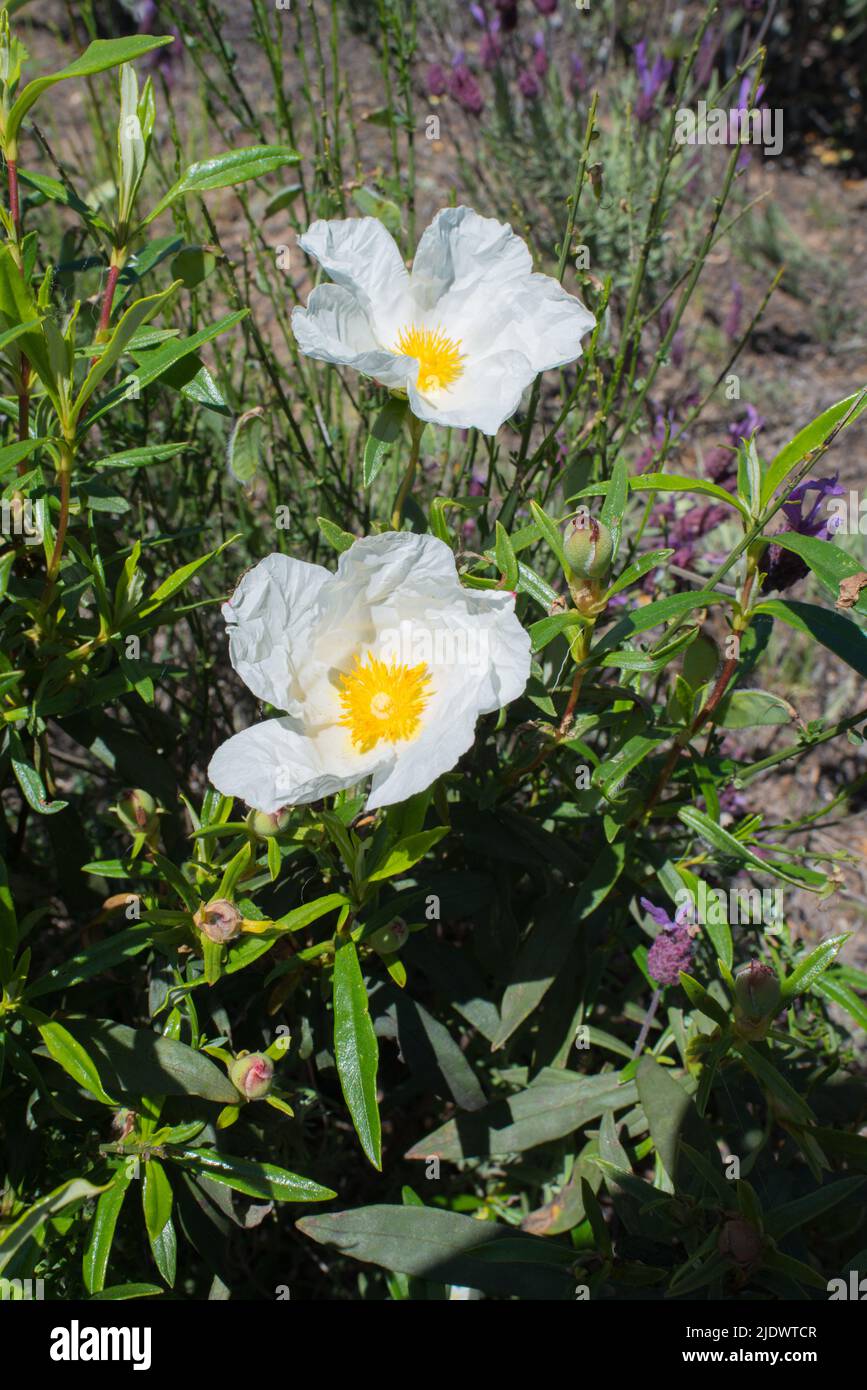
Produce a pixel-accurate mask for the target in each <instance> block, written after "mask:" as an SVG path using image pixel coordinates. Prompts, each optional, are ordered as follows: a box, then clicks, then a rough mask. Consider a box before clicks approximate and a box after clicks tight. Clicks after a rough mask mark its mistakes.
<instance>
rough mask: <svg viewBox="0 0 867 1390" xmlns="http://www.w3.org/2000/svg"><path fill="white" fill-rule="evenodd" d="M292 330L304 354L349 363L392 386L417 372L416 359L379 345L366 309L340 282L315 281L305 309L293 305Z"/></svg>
mask: <svg viewBox="0 0 867 1390" xmlns="http://www.w3.org/2000/svg"><path fill="white" fill-rule="evenodd" d="M292 331H293V333H294V334H295V339H296V341H297V343H298V346H299V348H300V349H301V351H302V352H303V353H305V354H306V356H307V357H315V358H316V360H317V361H319V362H335V363H337V364H338V365H340V366H346V367H352V368H353V369H354V370H355V371H357V372H361V374H362V375H363V376H370V377H374V378H375V379H376V380H377V381H381V382H382V384H383V386H388V387H389V388H390V389H392V390H393V389H395V388H397V389H400V390H405V389H406V383H407V381H408V380H410V379H411V378H414V377H415V376H417V375H418V364H417V363H414V362H413V361H412V360H411V359H409V358H407V357H403V356H401V355H400V354H398V353H393V352H388V351H386V349H384V348H383V347H381V346H380V344H379V341H378V339H377V337H376V335H375V333H374V330H373V327H372V325H371V322H370V318H369V315H368V312H367V310H366V309H365V308H364V307H363V306H362V304H361V303H360V302H359V300H358V299H356V298H355V296H354V295H353V293H352V292H351V291H350V290H347V289H344V288H343V287H342V286H341V285H319V286H318V287H317V288H316V289H315V290H313V291H312V293H311V295H310V298H309V299H308V301H307V308H306V309H302V308H300V306H297V305H296V307H295V308H294V309H293V310H292Z"/></svg>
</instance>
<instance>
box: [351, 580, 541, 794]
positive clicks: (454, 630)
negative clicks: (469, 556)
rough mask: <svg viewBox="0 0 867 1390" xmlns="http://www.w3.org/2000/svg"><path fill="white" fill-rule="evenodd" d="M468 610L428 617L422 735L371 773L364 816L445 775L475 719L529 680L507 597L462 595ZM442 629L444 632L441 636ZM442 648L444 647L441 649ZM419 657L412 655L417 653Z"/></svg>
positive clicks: (526, 641) (522, 636) (523, 642)
mask: <svg viewBox="0 0 867 1390" xmlns="http://www.w3.org/2000/svg"><path fill="white" fill-rule="evenodd" d="M463 593H464V595H465V597H466V599H467V600H468V602H467V605H466V609H465V611H461V610H460V609H458V608H448V609H446V610H445V611H444V612H443V613H440V614H435V613H431V615H430V622H431V627H432V629H437V628H438V629H439V632H438V633H437V631H436V630H433V631H431V634H430V641H431V648H432V652H433V654H434V657H435V658H438V657H440V656H442V655H443V654H445V656H446V659H445V660H438V659H434V660H433V661H431V662H430V669H431V673H432V683H433V687H434V691H435V694H434V696H433V698H432V699H431V701H430V704H429V705H428V707H427V709H426V710H425V713H424V716H423V720H422V727H421V731H420V733H419V734H418V736H417V737H416V738H414V739H411V740H409V741H408V742H407V743H405V744H402V745H399V746H397V747H396V749H395V758H394V762H393V764H392V765H391V766H384V767H382V768H380V769H378V770H377V771H376V773H375V774H374V779H373V786H372V789H371V794H370V797H369V799H368V802H367V809H368V810H375V809H376V807H377V806H390V805H392V804H393V803H394V802H398V801H404V800H405V799H406V798H407V797H409V796H414V795H415V793H416V792H420V791H424V789H425V788H426V787H429V786H430V785H431V783H432V782H434V781H435V780H436V779H437V777H439V776H441V774H442V773H444V772H449V771H450V770H451V769H452V768H453V767H454V766H455V764H456V763H457V762H458V760H459V759H460V758H461V757H462V755H463V754H464V753H466V752H467V750H468V749H469V748H471V747H472V745H473V742H474V740H475V736H476V723H477V721H478V718H479V715H481V714H488V713H490V712H491V711H493V710H495V709H499V708H500V707H501V706H503V705H506V704H508V703H509V702H510V701H511V700H514V699H517V697H518V696H519V695H521V694H522V693H523V690H524V688H525V686H526V684H527V680H528V679H529V675H530V638H529V635H528V633H527V632H526V631H525V630H524V628H523V627H522V626H521V624H520V622H519V621H518V619H517V617H516V616H515V600H514V597H513V596H512V595H511V594H502V593H491V592H484V591H466V590H464V591H463ZM444 630H445V631H444ZM441 644H442V645H441ZM416 654H417V653H416Z"/></svg>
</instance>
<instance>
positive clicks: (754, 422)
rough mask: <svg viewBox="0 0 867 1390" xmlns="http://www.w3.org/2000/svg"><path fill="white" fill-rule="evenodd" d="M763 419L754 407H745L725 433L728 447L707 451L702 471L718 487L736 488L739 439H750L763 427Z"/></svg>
mask: <svg viewBox="0 0 867 1390" xmlns="http://www.w3.org/2000/svg"><path fill="white" fill-rule="evenodd" d="M764 423H765V421H764V417H763V416H761V415H760V414H759V412H758V411H757V410H756V408H755V406H754V405H747V406H746V412H745V414H744V415H743V416H742V418H741V419H740V420H735V421H734V422H733V423H732V424H730V425H729V427H728V430H727V433H728V437H729V443H728V446H726V445H724V444H718V445H716V446H715V448H713V449H710V450H708V452H707V454H706V455H705V458H704V470H705V472H706V473H707V475H708V477H709V478H711V479H712V480H713V482H715V483H717V484H718V485H719V486H720V487H724V488H728V490H729V491H730V492H734V490H735V488H736V487H737V474H738V469H737V446H738V441H739V440H741V439H752V437H753V435H754V434H758V432H759V430H760V429H762V427H763V426H764Z"/></svg>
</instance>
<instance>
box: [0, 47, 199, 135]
mask: <svg viewBox="0 0 867 1390" xmlns="http://www.w3.org/2000/svg"><path fill="white" fill-rule="evenodd" d="M174 42H175V39H174V37H173V35H171V34H165V35H162V36H160V37H156V38H154V37H151V35H150V34H134V35H132V36H131V37H129V38H123V39H94V41H93V43H91V44H88V46H87V48H86V49H85V50H84V52H83V53H82V54H81V57H80V58H76V59H75V62H73V63H70V64H69V65H68V67H65V68H61V69H60V71H59V72H54V73H51V74H50V75H49V76H47V77H37V78H35V79H34V81H33V82H28V83H27V86H26V87H24V88H23V89H22V91H21V92H20V93H19V95H18V98H17V99H16V101H15V104H14V105H13V107H12V110H11V111H10V112H9V115H8V117H7V121H6V138H7V140H11V139H14V137H15V136H17V134H18V130H19V128H20V125H21V122H22V121H23V119H24V117H25V116H26V115H27V112H28V111H29V110H30V108H31V106H32V105H33V103H34V102H35V101H36V100H37V99H38V98H39V97H40V96H41V95H42V93H43V92H44V91H47V89H48V88H49V87H53V86H54V85H55V83H57V82H68V81H69V79H70V78H71V77H90V76H92V74H93V73H96V72H104V71H105V70H106V68H115V67H118V66H119V65H120V64H121V63H131V62H133V60H134V59H136V58H141V57H142V56H143V55H144V54H145V53H152V52H153V50H154V49H155V48H163V47H164V46H165V45H166V44H167V43H174Z"/></svg>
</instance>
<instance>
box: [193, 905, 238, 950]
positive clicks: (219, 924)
mask: <svg viewBox="0 0 867 1390" xmlns="http://www.w3.org/2000/svg"><path fill="white" fill-rule="evenodd" d="M243 920H244V919H243V917H242V916H241V914H240V912H239V911H238V909H237V908H236V907H235V904H234V903H230V902H227V900H226V899H225V898H215V899H214V901H213V902H210V903H208V904H207V905H205V904H204V903H203V904H202V906H201V907H200V908H199V910H198V912H197V913H196V915H195V916H194V917H193V921H194V922H195V924H196V926H197V927H198V929H199V931H200V932H201V933H202V935H203V936H206V937H207V938H208V940H209V941H216V942H217V943H218V944H219V945H224V944H225V943H226V942H227V941H234V939H235V937H236V936H240V934H241V923H242V922H243Z"/></svg>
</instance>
